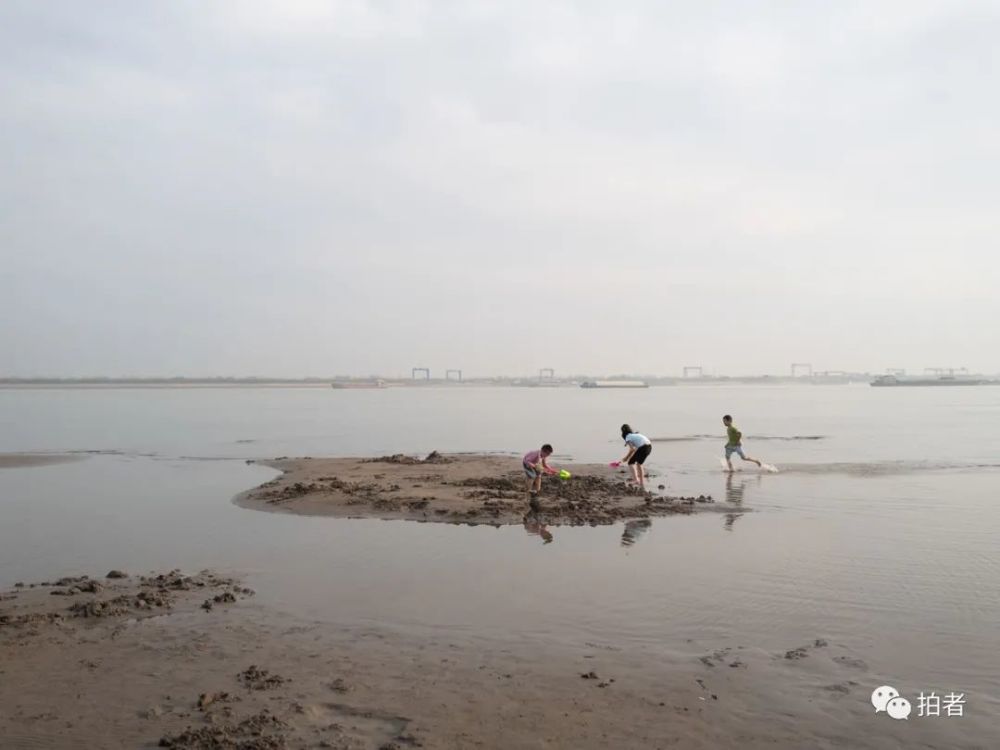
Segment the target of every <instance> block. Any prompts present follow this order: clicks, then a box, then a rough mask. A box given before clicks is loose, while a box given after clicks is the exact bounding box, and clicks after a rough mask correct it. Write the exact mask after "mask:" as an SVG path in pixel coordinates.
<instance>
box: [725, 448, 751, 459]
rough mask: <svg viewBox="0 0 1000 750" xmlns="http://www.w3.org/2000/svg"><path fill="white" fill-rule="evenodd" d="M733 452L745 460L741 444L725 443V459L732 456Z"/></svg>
mask: <svg viewBox="0 0 1000 750" xmlns="http://www.w3.org/2000/svg"><path fill="white" fill-rule="evenodd" d="M734 453H735V454H736V455H737V456H739V457H740V458H742V459H743V460H744V461H746V460H747V457H746V455H745V454H744V453H743V446H742V445H727V446H726V458H727V459H728V458H730V457H732V455H733V454H734Z"/></svg>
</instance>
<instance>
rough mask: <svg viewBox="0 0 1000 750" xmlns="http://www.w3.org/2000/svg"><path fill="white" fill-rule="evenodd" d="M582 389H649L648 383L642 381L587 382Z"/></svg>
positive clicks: (581, 384)
mask: <svg viewBox="0 0 1000 750" xmlns="http://www.w3.org/2000/svg"><path fill="white" fill-rule="evenodd" d="M580 387H581V388H649V384H648V383H644V382H643V381H641V380H585V381H583V382H582V383H580Z"/></svg>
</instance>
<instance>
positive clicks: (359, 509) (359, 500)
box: [235, 452, 732, 526]
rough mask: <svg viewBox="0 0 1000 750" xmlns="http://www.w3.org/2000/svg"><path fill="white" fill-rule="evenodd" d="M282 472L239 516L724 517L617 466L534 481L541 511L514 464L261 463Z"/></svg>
mask: <svg viewBox="0 0 1000 750" xmlns="http://www.w3.org/2000/svg"><path fill="white" fill-rule="evenodd" d="M259 463H262V464H264V465H266V466H270V467H272V468H275V469H279V470H280V471H281V472H282V474H281V476H279V477H277V478H276V479H274V480H272V481H270V482H267V483H266V484H263V485H261V486H260V487H257V488H255V489H253V490H250V491H249V492H245V493H243V494H241V495H239V496H237V497H236V499H235V502H236V503H237V504H238V505H241V506H243V507H246V508H253V509H257V510H269V511H277V512H284V513H297V514H301V515H315V516H341V517H349V518H381V519H409V520H415V521H439V522H444V523H473V524H495V525H502V524H520V523H523V522H524V520H525V516H526V515H529V514H530V515H533V516H537V517H538V518H539V520H542V521H544V522H545V523H547V524H551V525H553V526H558V525H574V526H576V525H583V524H591V525H596V524H610V523H615V522H618V521H627V520H630V519H641V518H651V517H654V516H665V515H671V514H674V513H692V512H694V511H695V510H698V509H713V510H722V511H726V510H732V507H731V506H729V505H727V504H726V503H715V502H714V500H713V498H712V497H711V496H710V495H700V496H697V497H673V496H670V495H667V494H665V493H664V491H663V490H664V485H663V484H662V482H661V481H659V480H658V478H657V477H656V476H655V475H653V476H651V478H650V479H649V480H647V490H649V491H647V492H642V491H640V490H639V488H638V487H636V486H635V485H634V484H630V483H628V482H626V479H627V478H628V476H629V475H628V473H627V471H626V470H625V469H624V468H618V469H612V468H610V467H608V466H605V465H598V464H571V463H566V462H559V464H558V465H559V468H565V469H567V470H568V471H570V473H571V474H572V476H571V478H570V479H568V480H562V479H559V478H558V477H556V476H545V477H543V479H542V491H541V494H540V495H539V498H538V499H539V504H540V507H539V509H538V510H537V511H532V510H531V509H529V507H528V495H527V492H526V488H525V477H524V474H523V472H522V471H521V468H520V466H521V462H520V460H519V458H517V457H512V456H498V455H442V454H439V453H437V452H434V453H431V454H430V455H428V456H427V457H425V458H422V459H418V458H413V457H410V456H404V455H394V456H382V457H378V458H278V459H274V460H272V461H260V462H259Z"/></svg>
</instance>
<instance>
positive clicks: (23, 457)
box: [0, 453, 86, 469]
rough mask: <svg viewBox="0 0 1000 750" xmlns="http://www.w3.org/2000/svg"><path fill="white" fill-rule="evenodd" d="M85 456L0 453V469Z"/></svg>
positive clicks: (65, 462)
mask: <svg viewBox="0 0 1000 750" xmlns="http://www.w3.org/2000/svg"><path fill="white" fill-rule="evenodd" d="M84 458H86V456H83V455H77V454H72V453H0V469H26V468H32V467H35V466H52V465H53V464H68V463H71V462H73V461H82V460H83V459H84Z"/></svg>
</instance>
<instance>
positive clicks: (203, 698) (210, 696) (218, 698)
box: [197, 692, 231, 711]
mask: <svg viewBox="0 0 1000 750" xmlns="http://www.w3.org/2000/svg"><path fill="white" fill-rule="evenodd" d="M230 700H231V698H230V695H229V693H226V692H218V693H202V694H201V695H199V696H198V704H197V705H198V710H199V711H204V710H205V709H207V708H208V707H209V706H211V705H212V704H214V703H227V702H229V701H230Z"/></svg>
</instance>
